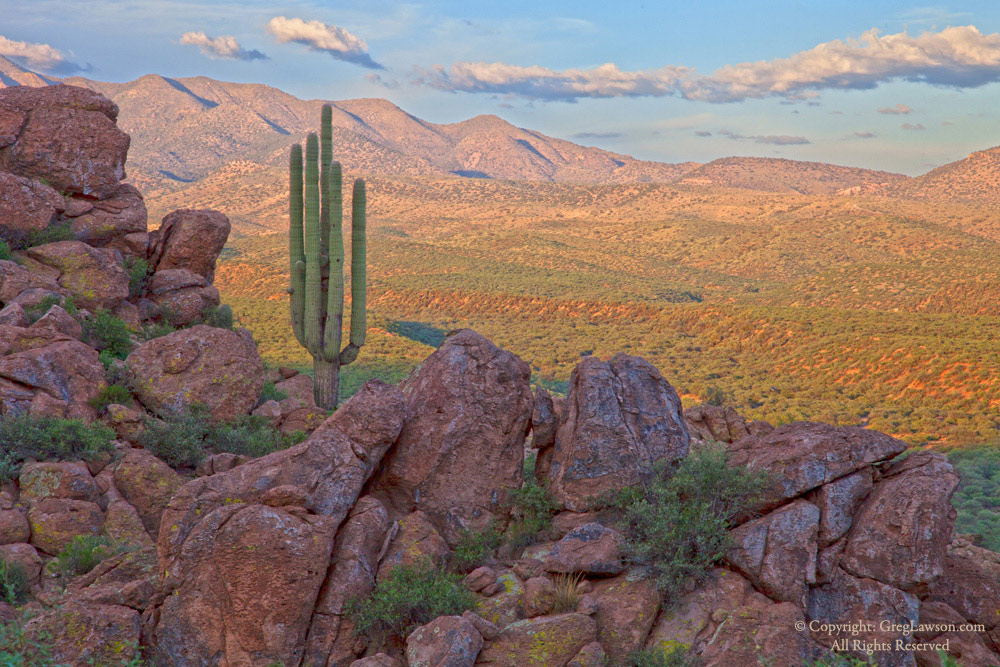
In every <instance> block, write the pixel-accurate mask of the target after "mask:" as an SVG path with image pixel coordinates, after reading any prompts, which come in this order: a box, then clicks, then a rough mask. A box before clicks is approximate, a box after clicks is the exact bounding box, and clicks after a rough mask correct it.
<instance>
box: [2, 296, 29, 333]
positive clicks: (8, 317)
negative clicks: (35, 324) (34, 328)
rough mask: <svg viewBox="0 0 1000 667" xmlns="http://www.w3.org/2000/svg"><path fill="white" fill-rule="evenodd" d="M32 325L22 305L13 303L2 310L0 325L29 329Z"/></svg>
mask: <svg viewBox="0 0 1000 667" xmlns="http://www.w3.org/2000/svg"><path fill="white" fill-rule="evenodd" d="M30 324H31V322H30V321H28V314H27V313H26V312H24V308H23V307H21V304H19V303H13V302H12V303H9V304H7V305H6V306H4V307H3V308H2V309H0V325H4V326H10V327H21V328H27V327H28V326H29V325H30Z"/></svg>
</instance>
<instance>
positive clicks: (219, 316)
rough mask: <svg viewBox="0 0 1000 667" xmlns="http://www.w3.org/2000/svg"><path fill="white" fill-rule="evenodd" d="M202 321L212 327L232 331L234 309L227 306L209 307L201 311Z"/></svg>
mask: <svg viewBox="0 0 1000 667" xmlns="http://www.w3.org/2000/svg"><path fill="white" fill-rule="evenodd" d="M201 319H202V321H203V322H204V323H205V324H207V325H208V326H210V327H218V328H219V329H229V330H232V328H233V309H232V308H230V307H229V306H228V305H227V304H222V305H221V306H209V307H207V308H205V309H204V310H203V311H201Z"/></svg>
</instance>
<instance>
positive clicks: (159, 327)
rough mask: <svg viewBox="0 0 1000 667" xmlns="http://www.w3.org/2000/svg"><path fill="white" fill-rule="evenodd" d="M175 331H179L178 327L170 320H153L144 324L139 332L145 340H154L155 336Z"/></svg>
mask: <svg viewBox="0 0 1000 667" xmlns="http://www.w3.org/2000/svg"><path fill="white" fill-rule="evenodd" d="M175 331H177V328H176V327H175V326H174V325H173V324H171V323H170V322H153V323H151V324H147V325H145V326H143V328H142V331H141V332H139V333H140V335H141V336H142V339H143V340H153V339H154V338H159V337H160V336H166V335H167V334H171V333H173V332H175Z"/></svg>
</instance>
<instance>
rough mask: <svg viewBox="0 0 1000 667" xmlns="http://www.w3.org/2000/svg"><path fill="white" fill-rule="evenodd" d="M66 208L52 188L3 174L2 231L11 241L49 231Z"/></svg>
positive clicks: (0, 195) (0, 191)
mask: <svg viewBox="0 0 1000 667" xmlns="http://www.w3.org/2000/svg"><path fill="white" fill-rule="evenodd" d="M64 206H65V204H64V203H63V198H62V197H60V196H59V193H58V192H56V191H55V190H53V189H52V188H51V187H49V186H48V185H45V184H43V183H39V182H38V181H35V180H32V179H30V178H24V177H22V176H15V175H14V174H8V173H6V172H3V171H0V231H2V233H3V235H4V236H5V237H6V238H7V239H11V240H14V239H18V240H19V239H22V238H24V237H25V236H27V235H28V234H29V233H31V232H37V231H41V230H43V229H45V228H46V227H48V226H49V224H50V223H52V222H53V221H54V220H55V219H56V217H57V215H58V212H59V211H60V210H62V209H63V207H64Z"/></svg>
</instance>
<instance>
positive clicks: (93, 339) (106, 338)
mask: <svg viewBox="0 0 1000 667" xmlns="http://www.w3.org/2000/svg"><path fill="white" fill-rule="evenodd" d="M83 340H84V341H86V343H87V344H88V345H90V346H91V347H93V348H94V349H95V350H97V351H98V352H104V353H106V354H105V357H106V358H114V359H124V358H125V357H127V356H128V353H129V352H131V351H132V334H131V332H130V331H129V328H128V325H127V324H125V322H123V321H122V320H121V319H120V318H117V317H115V316H114V315H112V314H111V313H109V312H108V311H106V310H101V311H98V312H97V313H95V314H94V315H93V317H91V318H90V319H87V320H84V321H83ZM105 367H107V364H105Z"/></svg>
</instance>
